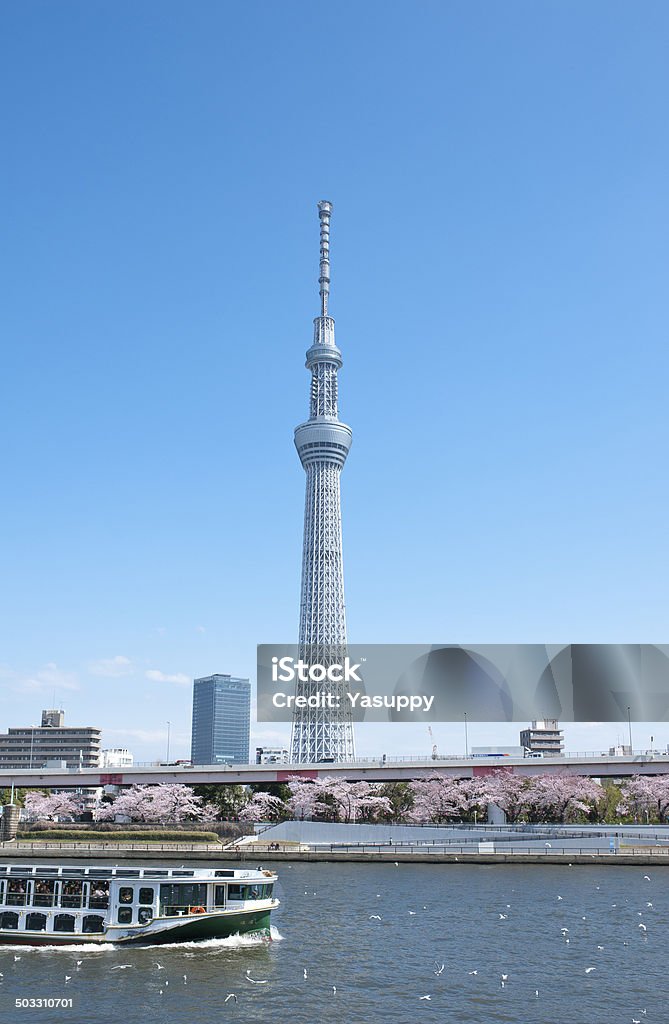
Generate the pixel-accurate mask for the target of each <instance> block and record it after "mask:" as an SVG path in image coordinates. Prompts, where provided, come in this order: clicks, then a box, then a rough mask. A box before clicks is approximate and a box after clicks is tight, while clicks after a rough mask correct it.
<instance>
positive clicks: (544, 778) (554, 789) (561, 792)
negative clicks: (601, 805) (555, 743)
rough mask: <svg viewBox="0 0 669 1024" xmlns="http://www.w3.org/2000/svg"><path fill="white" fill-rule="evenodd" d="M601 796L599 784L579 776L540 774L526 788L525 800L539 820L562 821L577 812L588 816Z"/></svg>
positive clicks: (602, 793)
mask: <svg viewBox="0 0 669 1024" xmlns="http://www.w3.org/2000/svg"><path fill="white" fill-rule="evenodd" d="M603 795H604V791H603V789H602V787H601V786H600V785H598V784H597V783H596V782H593V781H592V779H590V778H587V777H585V776H582V775H565V774H546V775H540V776H538V777H537V778H535V779H531V780H530V786H529V788H528V801H529V802H531V803H532V804H533V805H534V806H535V807H536V808H538V809H539V811H540V812H541V813H542V817H541V820H542V821H546V819H547V818H552V819H555V818H557V820H558V821H561V822H565V821H568V820H569V819H570V818H573V817H574V816H575V815H576V814H577V813H578V812H582V813H584V814H589V813H590V812H591V811H592V809H593V807H594V806H595V805H596V804H597V803H598V801H599V800H601V799H602V796H603Z"/></svg>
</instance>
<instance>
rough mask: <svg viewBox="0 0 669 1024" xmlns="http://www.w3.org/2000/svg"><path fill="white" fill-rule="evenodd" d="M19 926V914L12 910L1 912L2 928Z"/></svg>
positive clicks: (0, 926)
mask: <svg viewBox="0 0 669 1024" xmlns="http://www.w3.org/2000/svg"><path fill="white" fill-rule="evenodd" d="M18 926H19V915H18V914H15V913H14V912H13V911H12V910H5V912H4V914H0V928H18Z"/></svg>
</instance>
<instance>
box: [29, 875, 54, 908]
mask: <svg viewBox="0 0 669 1024" xmlns="http://www.w3.org/2000/svg"><path fill="white" fill-rule="evenodd" d="M55 902H56V883H55V881H52V880H51V879H48V880H45V879H44V878H38V879H37V881H36V882H33V906H34V907H53V906H54V904H55Z"/></svg>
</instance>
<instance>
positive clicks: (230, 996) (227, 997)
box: [223, 992, 237, 1003]
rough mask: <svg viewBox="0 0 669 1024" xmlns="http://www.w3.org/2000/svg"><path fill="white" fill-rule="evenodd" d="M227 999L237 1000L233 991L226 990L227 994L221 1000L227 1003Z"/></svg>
mask: <svg viewBox="0 0 669 1024" xmlns="http://www.w3.org/2000/svg"><path fill="white" fill-rule="evenodd" d="M229 999H234V1001H235V1002H237V996H236V995H235V993H234V992H228V994H227V996H226V997H225V999H224V1000H223V1002H224V1003H227V1002H228V1000H229Z"/></svg>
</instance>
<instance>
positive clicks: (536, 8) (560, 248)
mask: <svg viewBox="0 0 669 1024" xmlns="http://www.w3.org/2000/svg"><path fill="white" fill-rule="evenodd" d="M668 30H669V11H668V9H667V6H666V4H664V3H659V2H645V3H643V4H633V3H617V2H612V0H607V2H594V0H593V2H590V3H587V4H583V3H581V2H580V0H579V2H575V0H574V2H566V0H560V2H545V3H541V4H537V3H536V2H534V0H516V2H512V0H509V2H507V3H504V4H498V3H493V2H492V0H488V2H480V3H466V2H464V0H462V2H458V3H455V2H447V0H439V2H431V0H428V2H420V3H415V2H400V3H394V4H389V3H387V2H377V0H366V2H365V3H358V2H356V3H348V2H343V3H342V2H340V3H336V4H332V3H328V4H325V3H319V2H314V0H309V2H301V0H300V2H296V0H291V2H289V3H283V4H278V3H271V2H263V3H258V2H255V3H253V2H251V3H247V4H233V3H225V2H208V0H200V2H198V3H196V4H192V3H185V2H178V3H177V2H173V0H159V2H158V0H156V2H137V3H130V2H119V0H113V2H112V0H106V2H94V3H91V2H90V0H80V2H68V0H63V2H61V3H58V4H55V3H53V2H51V0H48V2H42V0H31V2H30V3H28V4H26V3H20V2H17V0H14V2H8V3H6V4H5V5H4V7H3V12H2V32H1V35H2V51H3V52H2V61H1V62H0V69H1V70H0V74H1V76H2V78H3V79H4V81H3V82H2V92H3V95H4V96H5V112H4V113H5V116H4V119H3V120H4V125H3V144H4V145H3V149H4V158H3V160H2V167H1V168H0V173H1V174H2V197H3V207H4V210H3V218H2V220H3V224H2V234H3V245H2V257H1V259H2V267H1V268H0V273H1V276H2V282H3V293H4V296H3V299H2V303H1V305H0V318H1V321H2V328H3V329H2V334H3V342H2V366H1V368H0V403H1V404H0V408H1V409H2V420H3V426H4V429H3V444H2V452H1V463H0V465H1V472H0V479H1V481H2V512H1V513H0V516H1V521H2V544H1V547H0V576H1V578H2V587H1V589H0V631H1V644H0V664H1V665H2V668H1V669H0V685H1V686H2V698H3V699H2V705H1V707H0V712H1V713H0V728H5V727H7V726H8V725H22V724H30V723H31V722H34V721H37V719H38V715H39V710H40V708H41V707H43V706H47V705H50V704H51V702H52V696H53V690H54V687H55V691H56V703H58V704H60V703H64V706H65V708H66V712H67V721H69V723H70V724H79V723H86V724H100V725H102V726H104V727H105V735H104V740H105V743H106V744H108V745H112V744H113V745H117V744H122V745H126V744H127V745H129V746H131V747H132V748H133V749H134V751H135V753H136V755H137V756H138V758H140V759H147V758H151V757H154V756H158V755H161V754H163V753H164V737H165V733H166V725H165V722H166V720H168V719H169V720H171V722H172V737H173V744H172V753H173V755H174V756H182V757H183V756H187V754H188V750H189V739H190V687H189V685H188V683H187V682H184V681H179V680H180V679H181V680H186V681H187V680H190V679H191V678H192V677H193V676H197V675H202V674H208V673H210V672H213V671H220V672H231V673H233V674H239V675H250V676H253V675H254V667H255V645H256V644H257V643H258V642H290V641H292V640H293V639H295V636H296V632H297V612H298V592H299V570H300V553H301V530H302V507H303V487H304V482H303V472H302V469H301V467H300V465H299V461H298V459H297V456H296V454H295V452H294V449H293V442H292V431H293V427H294V426H295V425H296V424H297V423H298V422H300V420H301V419H303V418H304V417H305V416H306V412H307V392H308V375H307V372H306V370H305V369H304V366H303V357H304V351H305V349H306V348H307V347H308V345H309V344H310V342H311V330H312V328H311V319H312V317H313V316H314V315H315V314H316V312H317V309H318V306H317V283H316V278H317V256H318V249H317V216H316V201H317V200H318V199H321V198H327V199H331V200H332V201H333V202H334V217H333V226H332V259H333V287H332V303H331V305H332V311H333V314H334V315H335V317H336V319H337V337H338V343H339V345H340V347H341V349H342V351H343V353H344V358H345V365H344V369H343V371H342V373H341V375H340V380H341V412H342V416H343V418H344V419H345V420H346V421H347V422H348V423H349V424H350V425H351V426H352V428H353V431H354V446H353V449H352V452H351V455H350V458H349V461H348V463H347V466H346V468H345V471H344V474H343V479H342V483H343V511H344V517H345V519H344V545H345V549H344V553H345V565H346V591H347V608H348V621H349V635H350V638H351V639H352V640H355V641H358V642H369V641H375V642H382V641H385V640H392V641H399V640H405V641H415V642H427V643H433V642H438V641H447V642H467V641H470V642H474V641H478V642H504V641H509V642H510V641H536V642H559V641H564V642H568V641H586V640H593V641H600V642H604V641H612V642H620V641H627V642H633V641H657V642H663V641H666V640H667V621H668V614H667V613H668V611H669V596H668V593H667V511H666V509H667V501H668V498H669V483H668V475H667V375H668V371H669V359H668V356H667V336H668V332H667V326H668V323H667V321H668V315H667V305H668V300H667V283H666V282H667V237H668V235H669V223H668V222H669V217H668V212H669V210H668V207H669V204H668V201H667V175H668V166H667V164H668V159H667V158H668V155H669V152H668V151H669V144H668V136H667V117H666V105H667V95H669V67H668V63H667V43H668V35H669V31H668ZM111 659H117V660H116V661H113V662H111ZM119 659H120V660H119ZM110 662H111V664H110ZM147 673H153V674H154V675H153V678H151V677H147ZM163 677H173V678H174V679H176V680H177V681H172V682H170V681H160V680H161V679H162V678H163ZM271 728H272V727H269V726H265V727H260V728H259V729H258V730H257V736H258V737H262V738H263V739H265V740H266V741H268V740H269V739H271V738H273V735H272V733H271V731H270V730H271ZM367 728H368V732H365V733H361V734H360V736H359V744H358V746H359V749H360V750H361V752H362V753H373V752H378V751H382V750H387V751H390V752H397V753H404V752H410V751H416V750H419V749H423V748H424V749H425V750H427V749H429V746H428V738H427V737H426V736H424V735H423V729H422V727H421V728H418V727H408V726H395V727H392V729H390V728H388V729H386V730H385V731H379V728H378V727H375V728H373V727H367ZM476 728H477V727H474V736H473V738H471V737H470V739H473V742H476V741H477V740H480V741H481V742H487V741H488V740H489V737H490V735H491V733H490V730H488V729H486V727H483V726H481V727H478V728H479V731H478V734H477V733H476V731H475V730H476ZM454 730H455V731H454ZM456 731H457V727H450V726H443V727H439V728H438V732H439V740H440V742H441V744H442V746H444V747H449V746H451V747H460V746H461V745H462V744H461V741H460V737H459V736H457V735H456ZM618 732H620V730H616V728H615V727H612V728H611V727H607V728H606V729H602V728H597V727H587V726H582V727H576V726H574V727H571V729H570V730H569V731H568V737H569V739H570V741H571V745H572V746H575V747H579V748H580V749H591V748H592V747H593V746H595V747H596V746H598V745H599V744H600V743H602V744H604V743H608V741H609V740H611V742H613V741H615V739H616V738H617V733H618ZM655 732H656V739H657V737H659V739H660V740H661V741H662V744H663V745H664V744H665V743H666V742H667V741H668V740H669V726H662V727H658V729H656V730H655ZM512 733H513V735H514V736H515V735H516V729H515V728H514V729H513V730H512ZM509 736H511V733H509ZM254 738H255V737H254ZM276 738H277V739H278V738H280V737H279V736H277V737H276ZM623 738H624V737H623Z"/></svg>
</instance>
